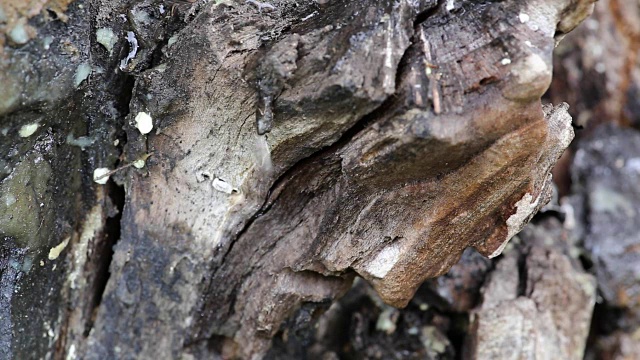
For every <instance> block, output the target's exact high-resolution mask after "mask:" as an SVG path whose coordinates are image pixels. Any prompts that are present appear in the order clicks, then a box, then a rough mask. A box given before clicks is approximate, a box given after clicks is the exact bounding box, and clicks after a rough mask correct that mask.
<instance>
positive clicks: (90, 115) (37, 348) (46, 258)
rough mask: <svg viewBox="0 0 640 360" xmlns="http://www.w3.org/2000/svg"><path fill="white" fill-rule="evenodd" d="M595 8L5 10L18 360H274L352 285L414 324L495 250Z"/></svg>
mask: <svg viewBox="0 0 640 360" xmlns="http://www.w3.org/2000/svg"><path fill="white" fill-rule="evenodd" d="M592 2H593V1H591V0H585V1H576V0H572V1H569V0H566V1H551V0H548V1H536V2H534V1H515V0H514V1H496V2H493V1H487V2H475V1H452V0H449V1H432V0H419V1H408V0H407V1H388V0H369V1H364V0H359V1H292V0H276V1H273V2H271V3H266V2H265V3H262V2H258V1H247V2H244V1H229V0H221V1H153V0H142V1H133V2H127V1H109V2H105V1H97V0H87V1H76V2H71V3H69V2H68V1H63V0H57V1H48V2H44V3H38V4H31V5H25V4H23V3H22V2H14V1H6V2H4V3H3V4H1V6H2V7H1V8H0V10H1V11H0V31H2V36H3V38H2V39H3V40H2V42H4V47H3V50H2V53H0V56H2V60H1V61H2V72H0V82H1V83H2V88H1V89H0V126H1V131H2V142H1V144H0V148H1V149H2V154H3V158H2V159H1V160H0V161H1V162H0V195H1V196H2V198H3V201H0V216H1V217H0V231H1V232H2V234H3V236H4V241H3V243H2V252H1V253H0V269H1V271H2V276H1V277H0V288H1V289H2V296H1V297H0V302H1V303H2V307H1V308H0V311H1V312H2V313H1V317H0V319H1V320H0V348H1V349H2V350H0V351H2V352H1V353H0V354H2V356H3V357H5V358H16V359H23V358H56V359H57V358H70V359H73V358H82V359H94V358H95V359H112V358H125V359H127V358H153V357H155V358H185V359H189V358H195V359H200V358H211V357H216V356H221V357H223V358H260V357H262V356H263V355H264V354H265V353H266V352H267V351H268V350H269V348H270V346H271V339H272V337H273V336H274V335H275V334H276V333H277V331H278V330H279V328H280V325H281V323H282V322H283V321H285V320H286V319H288V318H289V316H290V315H292V314H293V313H294V311H295V310H297V309H300V308H305V309H310V310H309V311H312V310H313V309H314V308H316V307H318V308H322V307H325V306H326V305H328V304H329V303H331V302H332V301H333V300H334V299H336V298H337V297H339V296H341V295H343V294H344V293H345V292H346V291H347V290H348V289H349V288H350V287H351V284H352V281H353V279H354V277H356V276H359V277H362V278H364V279H365V280H366V281H367V282H368V283H370V284H371V285H372V286H373V288H374V289H375V290H376V292H377V293H378V294H379V295H380V297H381V299H382V300H383V301H384V302H385V303H387V304H389V305H392V306H395V307H403V306H406V305H407V303H408V302H409V301H410V300H411V298H412V297H413V296H414V293H415V292H416V290H417V289H418V287H419V286H420V284H422V283H423V282H424V281H425V279H428V278H432V277H435V276H438V275H441V274H444V273H446V272H447V270H448V269H449V268H450V267H451V266H452V265H454V264H455V263H456V262H457V261H458V259H459V258H460V256H461V255H462V253H463V251H464V250H465V249H466V248H468V247H473V248H475V249H477V250H478V251H479V252H480V253H481V254H483V255H485V256H489V257H495V256H497V255H499V254H500V253H501V252H502V250H503V249H504V247H505V245H506V244H507V242H508V241H509V239H510V238H511V237H513V236H514V235H515V234H517V233H518V232H519V231H520V230H521V229H522V228H523V226H524V225H525V224H526V223H527V222H528V221H529V220H530V219H531V217H532V216H533V215H534V214H535V213H536V212H537V211H538V210H539V209H540V208H541V207H542V206H544V205H545V204H546V203H547V202H548V200H549V198H550V197H551V176H550V171H551V168H552V166H553V165H554V163H555V162H556V160H557V159H558V158H559V157H560V155H561V154H562V152H563V150H564V149H565V148H566V147H567V146H568V145H569V143H570V141H571V139H572V138H573V129H572V127H571V117H570V116H569V115H568V113H567V106H566V104H559V105H557V106H555V107H554V106H551V105H547V106H544V107H543V106H541V102H540V98H541V96H542V95H543V94H544V92H545V91H546V89H547V88H548V87H549V84H550V82H551V74H552V58H551V57H552V51H553V49H554V47H555V45H556V42H557V41H558V40H559V38H560V37H562V36H563V35H564V34H566V33H567V32H569V31H570V30H572V29H573V28H574V27H575V26H577V25H578V23H580V22H581V21H582V20H583V19H584V18H585V17H586V16H588V14H589V13H590V12H591V9H592V7H593V5H592ZM2 42H0V44H2ZM534 260H535V257H534ZM534 260H531V261H534ZM534 262H535V261H534ZM559 263H562V261H559ZM562 264H564V263H562ZM558 266H566V264H564V265H558ZM567 276H569V275H567Z"/></svg>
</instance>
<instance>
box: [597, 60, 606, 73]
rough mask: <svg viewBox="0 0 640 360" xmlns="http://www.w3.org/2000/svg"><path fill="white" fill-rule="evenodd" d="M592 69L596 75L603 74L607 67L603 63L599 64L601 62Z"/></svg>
mask: <svg viewBox="0 0 640 360" xmlns="http://www.w3.org/2000/svg"><path fill="white" fill-rule="evenodd" d="M594 69H595V70H596V72H597V73H598V74H603V73H604V72H605V71H607V67H606V66H605V64H604V63H601V62H599V63H597V64H596V66H595V67H594Z"/></svg>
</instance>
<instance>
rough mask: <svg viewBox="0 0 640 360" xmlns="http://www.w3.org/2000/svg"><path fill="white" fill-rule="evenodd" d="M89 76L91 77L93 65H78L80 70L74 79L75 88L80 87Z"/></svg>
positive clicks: (77, 70)
mask: <svg viewBox="0 0 640 360" xmlns="http://www.w3.org/2000/svg"><path fill="white" fill-rule="evenodd" d="M89 75H91V65H89V64H88V63H82V64H80V65H78V68H77V69H76V75H75V77H74V79H73V86H75V87H76V88H77V87H78V86H80V84H82V82H83V81H85V80H86V79H87V78H88V77H89Z"/></svg>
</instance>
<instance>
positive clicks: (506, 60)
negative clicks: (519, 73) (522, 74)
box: [500, 58, 511, 65]
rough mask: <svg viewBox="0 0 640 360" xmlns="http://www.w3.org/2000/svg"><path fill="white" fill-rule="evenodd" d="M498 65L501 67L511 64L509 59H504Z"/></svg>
mask: <svg viewBox="0 0 640 360" xmlns="http://www.w3.org/2000/svg"><path fill="white" fill-rule="evenodd" d="M500 64H502V65H509V64H511V59H509V58H504V59H502V60H500Z"/></svg>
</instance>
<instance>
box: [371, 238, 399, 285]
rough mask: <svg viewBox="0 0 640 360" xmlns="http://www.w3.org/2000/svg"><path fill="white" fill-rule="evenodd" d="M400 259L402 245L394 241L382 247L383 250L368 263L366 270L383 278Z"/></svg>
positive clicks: (374, 275)
mask: <svg viewBox="0 0 640 360" xmlns="http://www.w3.org/2000/svg"><path fill="white" fill-rule="evenodd" d="M399 259H400V245H399V244H398V243H393V244H391V245H388V246H387V247H385V248H384V249H382V251H380V252H379V253H378V255H376V257H375V258H374V259H373V260H371V261H370V262H369V264H367V268H366V271H367V272H368V273H369V274H371V276H373V277H377V278H379V279H381V278H383V277H385V276H386V275H387V273H389V271H390V270H391V269H392V268H393V266H394V265H395V264H396V263H397V262H398V260H399Z"/></svg>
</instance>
